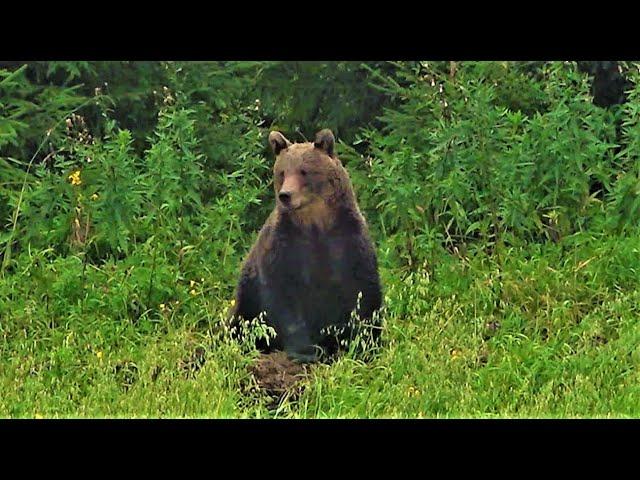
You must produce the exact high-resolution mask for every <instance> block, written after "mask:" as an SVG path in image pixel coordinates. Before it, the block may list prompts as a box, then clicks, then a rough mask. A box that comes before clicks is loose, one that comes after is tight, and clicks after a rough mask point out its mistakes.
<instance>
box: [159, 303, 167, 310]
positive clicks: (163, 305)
mask: <svg viewBox="0 0 640 480" xmlns="http://www.w3.org/2000/svg"><path fill="white" fill-rule="evenodd" d="M166 309H167V306H166V305H165V304H164V303H161V304H160V310H161V311H163V312H164V311H165V310H166Z"/></svg>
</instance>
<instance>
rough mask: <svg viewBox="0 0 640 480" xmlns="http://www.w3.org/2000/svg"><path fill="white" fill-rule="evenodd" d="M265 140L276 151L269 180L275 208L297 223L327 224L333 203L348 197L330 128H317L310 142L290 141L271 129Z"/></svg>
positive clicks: (347, 181)
mask: <svg viewBox="0 0 640 480" xmlns="http://www.w3.org/2000/svg"><path fill="white" fill-rule="evenodd" d="M269 144H270V145H271V148H272V149H273V153H274V154H275V155H276V161H275V164H274V166H273V175H274V181H273V183H274V187H275V193H276V204H277V208H278V210H279V212H280V213H281V214H284V215H288V216H289V217H290V218H291V219H292V220H294V221H295V222H296V223H299V224H305V225H310V224H315V225H317V226H319V227H321V228H327V227H329V226H330V224H331V222H332V220H333V219H334V218H335V214H334V210H335V208H336V206H337V205H339V204H344V203H345V201H348V198H345V197H347V196H348V194H349V193H350V192H351V189H350V182H349V180H348V176H347V173H346V170H345V169H344V168H343V167H342V163H341V162H340V160H339V159H338V158H337V157H336V155H335V153H334V145H335V138H334V136H333V133H332V132H331V130H328V129H325V130H321V131H320V132H318V133H317V134H316V137H315V141H313V142H309V143H293V144H292V143H291V142H289V140H287V139H286V138H285V137H284V135H282V133H280V132H271V133H270V134H269ZM347 184H349V186H347Z"/></svg>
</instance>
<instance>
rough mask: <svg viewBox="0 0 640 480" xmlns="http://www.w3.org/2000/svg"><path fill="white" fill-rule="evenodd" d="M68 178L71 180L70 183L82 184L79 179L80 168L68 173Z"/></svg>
mask: <svg viewBox="0 0 640 480" xmlns="http://www.w3.org/2000/svg"><path fill="white" fill-rule="evenodd" d="M69 180H71V185H80V184H82V180H80V170H76V171H75V172H73V173H71V174H70V175H69Z"/></svg>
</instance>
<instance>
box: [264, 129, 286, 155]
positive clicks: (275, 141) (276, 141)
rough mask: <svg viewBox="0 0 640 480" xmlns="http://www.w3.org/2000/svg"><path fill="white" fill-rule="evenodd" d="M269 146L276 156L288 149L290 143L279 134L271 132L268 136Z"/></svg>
mask: <svg viewBox="0 0 640 480" xmlns="http://www.w3.org/2000/svg"><path fill="white" fill-rule="evenodd" d="M269 145H271V150H273V153H275V154H276V155H278V154H279V153H280V151H281V150H284V149H285V148H288V147H289V146H290V145H291V142H290V141H289V140H287V139H286V138H285V137H284V135H282V134H281V133H280V132H271V133H270V134H269Z"/></svg>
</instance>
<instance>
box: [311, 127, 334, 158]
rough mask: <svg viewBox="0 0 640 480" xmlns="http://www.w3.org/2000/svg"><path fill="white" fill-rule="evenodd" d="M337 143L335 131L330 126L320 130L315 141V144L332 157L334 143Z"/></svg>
mask: <svg viewBox="0 0 640 480" xmlns="http://www.w3.org/2000/svg"><path fill="white" fill-rule="evenodd" d="M335 143H336V139H335V138H334V136H333V132H332V131H331V130H329V129H328V128H325V129H324V130H320V131H319V132H318V133H316V139H315V140H314V142H313V146H314V147H316V148H319V149H321V150H324V152H325V153H326V154H327V155H329V156H330V157H332V156H333V145H334V144H335Z"/></svg>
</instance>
